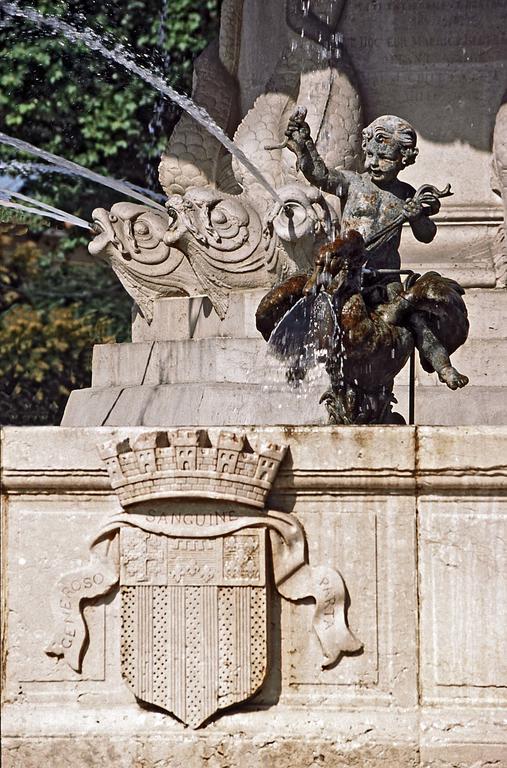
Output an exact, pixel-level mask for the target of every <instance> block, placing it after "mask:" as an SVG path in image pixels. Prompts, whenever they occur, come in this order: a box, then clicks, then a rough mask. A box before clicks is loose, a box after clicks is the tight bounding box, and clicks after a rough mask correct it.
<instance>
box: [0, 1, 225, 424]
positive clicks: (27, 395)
mask: <svg viewBox="0 0 507 768" xmlns="http://www.w3.org/2000/svg"><path fill="white" fill-rule="evenodd" d="M164 2H165V0H108V2H107V3H106V4H103V3H101V2H98V1H97V0H76V1H74V2H73V1H72V0H67V1H66V2H50V1H49V0H38V1H37V2H36V3H34V6H36V8H37V10H38V11H40V12H42V13H50V14H53V15H58V16H61V17H63V18H64V19H65V20H66V21H69V22H71V23H73V24H74V25H76V26H78V27H80V28H83V27H84V26H86V27H89V28H91V29H93V30H94V31H95V32H97V33H99V34H100V35H101V36H103V37H104V38H105V39H106V40H107V41H109V42H108V44H109V45H111V46H113V45H114V44H116V43H118V42H119V43H122V44H123V45H126V46H127V47H128V48H129V49H130V50H132V51H133V52H134V53H135V55H136V57H137V58H138V59H139V60H140V61H141V63H143V64H144V65H145V66H148V67H149V66H153V67H156V68H157V69H158V70H161V71H162V72H164V75H165V77H166V79H167V81H168V82H169V83H170V84H171V85H173V86H174V87H176V88H177V89H178V90H180V91H182V92H185V93H190V91H191V81H192V62H193V59H194V58H195V57H196V56H197V55H198V54H199V53H200V52H201V51H202V50H203V49H204V48H205V47H206V45H207V44H208V42H209V41H210V40H211V39H213V37H215V36H216V34H217V32H218V16H219V5H220V0H166V2H167V6H165V5H164ZM23 4H25V5H26V3H20V5H23ZM164 11H165V14H164ZM164 15H165V18H164ZM178 116H179V115H178V111H177V110H176V109H175V108H174V107H173V105H172V104H170V103H168V102H166V101H162V100H161V99H160V97H159V95H158V94H157V93H156V92H155V91H153V90H152V89H151V88H150V87H149V86H148V85H147V84H146V83H144V82H143V81H141V80H139V79H138V78H136V77H135V76H132V75H130V74H128V73H127V72H125V70H123V69H122V68H121V67H120V66H117V65H114V64H112V63H109V62H107V61H105V60H104V59H102V58H101V57H100V56H99V55H95V54H92V53H90V51H88V49H87V48H86V47H84V46H76V45H75V44H72V43H68V42H66V41H65V39H64V38H62V37H60V36H53V35H50V34H49V33H47V32H42V31H41V30H38V29H36V28H34V27H33V26H32V25H30V24H29V23H27V22H25V21H23V20H21V19H16V20H12V19H9V18H8V17H7V18H4V19H3V20H2V19H0V130H1V131H3V132H4V133H7V134H10V135H11V136H15V137H16V138H20V139H23V140H24V141H28V142H30V143H31V144H35V145H36V146H39V147H41V148H43V149H46V150H49V151H50V152H53V153H55V154H58V155H62V156H63V157H66V158H69V159H72V160H74V161H75V162H78V163H80V164H81V165H85V166H87V167H88V168H90V169H91V170H93V171H97V172H98V173H102V174H105V175H109V176H114V177H115V178H118V179H126V180H128V181H130V182H133V183H135V184H138V185H140V186H148V187H150V188H152V189H154V190H155V191H157V192H160V191H161V190H160V189H159V186H158V181H157V165H158V160H159V156H160V153H161V151H162V149H163V146H164V144H165V141H166V140H167V137H168V136H169V135H170V133H171V130H172V128H173V127H174V125H175V123H176V121H177V119H178ZM10 160H18V161H32V162H33V161H36V158H33V157H27V156H25V157H23V156H22V155H21V154H20V153H18V152H15V151H14V150H12V149H10V148H9V147H6V146H1V145H0V162H7V161H10ZM23 193H24V194H29V195H31V196H33V197H35V198H37V199H39V200H42V201H45V202H49V203H51V204H52V205H55V206H57V207H60V208H62V209H64V210H66V211H69V212H71V213H75V214H77V215H79V216H81V217H82V218H85V219H87V220H90V214H91V211H92V210H93V208H95V207H97V206H103V207H110V205H111V204H112V203H113V202H115V201H116V200H117V197H118V193H114V192H112V191H111V190H108V189H107V188H105V187H101V186H98V185H93V184H90V183H89V182H84V181H83V180H80V179H76V178H75V177H70V176H63V175H58V174H53V173H52V174H47V175H43V176H39V177H34V176H28V177H27V178H26V179H25V185H24V187H23ZM2 222H4V224H3V225H2ZM7 222H22V223H24V224H26V226H27V228H28V232H27V233H26V234H24V235H21V236H20V234H19V232H20V231H22V230H21V229H20V228H19V227H18V231H17V232H16V230H14V229H13V228H10V227H8V226H7V224H6V223H7ZM86 242H87V238H86V236H85V237H83V235H82V234H80V232H79V231H76V230H75V229H74V228H66V227H65V226H63V225H62V226H60V225H57V226H56V227H54V226H53V225H52V224H51V225H49V224H48V223H45V222H44V221H43V220H41V219H37V218H35V217H29V218H27V217H22V216H19V215H15V216H14V215H13V214H12V213H11V212H9V211H7V210H6V209H0V291H1V296H0V423H2V424H58V423H59V421H60V418H61V415H62V413H63V408H64V406H65V402H66V400H67V398H68V395H69V393H70V391H71V390H72V389H80V388H83V387H86V386H89V385H90V368H91V351H92V346H93V344H94V343H98V342H102V343H107V342H113V341H115V340H117V341H125V340H128V338H129V333H130V313H131V302H130V299H129V297H128V296H127V295H126V294H125V293H124V291H123V289H122V288H121V286H120V284H119V283H118V282H117V280H116V279H115V278H114V276H113V275H112V273H110V271H109V270H108V269H107V267H105V266H103V265H101V264H98V263H93V262H91V261H89V260H87V259H86V256H85V254H86Z"/></svg>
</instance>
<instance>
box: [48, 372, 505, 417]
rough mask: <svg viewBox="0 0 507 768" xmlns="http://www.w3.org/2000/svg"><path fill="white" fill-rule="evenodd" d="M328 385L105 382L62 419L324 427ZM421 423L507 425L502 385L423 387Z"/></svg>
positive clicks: (402, 399) (76, 396)
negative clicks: (296, 387)
mask: <svg viewBox="0 0 507 768" xmlns="http://www.w3.org/2000/svg"><path fill="white" fill-rule="evenodd" d="M324 389H325V387H323V386H322V384H321V383H318V382H316V383H313V384H310V383H306V384H305V385H303V386H302V387H301V389H300V390H299V391H296V392H294V391H293V390H291V389H290V388H289V387H288V386H287V385H278V386H277V385H274V384H273V385H271V386H268V385H263V386H261V385H255V384H237V383H231V382H219V383H211V384H210V383H191V384H160V385H158V386H152V385H146V384H145V385H143V386H133V387H123V388H122V387H103V388H100V389H82V390H78V391H75V392H72V394H71V396H70V398H69V401H68V403H67V407H66V409H65V413H64V416H63V420H62V426H65V427H89V426H160V427H162V426H167V427H171V426H185V425H187V426H193V425H195V426H202V425H204V424H205V425H208V426H229V425H259V424H262V425H266V426H273V425H283V424H297V425H299V426H304V425H314V424H317V425H322V424H325V423H326V422H327V414H326V410H325V407H324V406H323V405H319V399H320V396H321V394H322V392H323V390H324ZM395 395H396V397H397V398H398V402H399V407H397V409H396V410H398V412H399V413H401V414H402V415H403V416H404V417H405V418H407V416H408V387H407V386H406V385H405V386H398V387H396V388H395ZM415 403H416V411H415V412H416V424H425V425H447V426H453V425H467V424H494V425H498V424H504V423H506V422H507V398H506V397H505V389H504V388H503V387H480V386H468V387H466V388H465V389H462V390H459V391H457V392H452V391H451V390H449V389H447V388H446V387H444V386H441V387H439V388H437V387H417V388H416V393H415Z"/></svg>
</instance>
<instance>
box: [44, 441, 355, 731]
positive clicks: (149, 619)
mask: <svg viewBox="0 0 507 768" xmlns="http://www.w3.org/2000/svg"><path fill="white" fill-rule="evenodd" d="M286 449H287V447H286V446H281V445H276V444H273V443H269V442H264V443H262V442H260V444H259V445H258V446H256V448H255V449H254V448H252V446H251V445H250V444H249V443H248V442H247V440H246V437H245V435H241V434H239V435H238V434H236V433H234V432H220V433H219V434H218V435H217V437H216V440H215V442H214V444H212V443H211V440H210V438H209V436H208V434H207V433H206V432H205V431H204V430H184V429H179V430H174V431H170V432H168V431H164V432H160V431H157V432H145V433H142V434H141V435H137V436H136V439H135V441H134V442H133V444H132V445H131V443H130V440H124V441H122V442H120V443H114V442H112V441H111V442H108V443H106V444H103V445H101V446H100V447H99V452H100V455H101V456H102V458H103V460H104V462H105V465H106V468H107V471H108V473H109V477H110V480H111V487H112V489H113V491H114V492H115V493H116V495H117V498H118V501H119V504H120V507H121V509H120V511H119V512H118V513H116V514H114V515H113V516H112V517H110V518H108V519H107V520H106V521H105V524H104V527H103V528H102V529H101V530H100V531H99V532H98V533H97V535H96V536H95V538H94V539H93V540H92V542H91V546H90V549H91V556H90V562H89V563H88V564H87V565H86V566H84V567H83V568H80V569H79V570H77V571H73V572H71V573H67V574H64V575H63V576H61V578H60V580H59V581H58V583H57V585H56V588H55V591H54V594H53V613H54V616H55V621H56V623H57V629H56V633H55V636H54V638H53V640H52V642H51V643H50V644H49V646H48V647H47V648H46V653H48V654H50V655H55V656H62V657H63V658H64V659H65V661H66V662H67V663H68V664H69V666H70V667H71V668H72V669H74V670H76V671H77V672H79V671H80V669H81V661H82V656H83V654H84V653H85V650H86V635H87V628H86V624H85V621H84V616H83V613H82V608H83V605H82V604H83V602H84V601H85V600H90V599H93V598H96V597H98V596H101V595H105V594H107V592H109V591H110V590H111V589H113V588H115V587H116V586H117V585H118V584H119V588H120V590H119V591H120V599H121V668H122V675H123V678H124V679H125V681H126V683H127V685H128V686H129V687H130V689H131V691H132V692H133V693H134V695H135V696H136V698H137V699H138V700H139V701H142V702H146V703H149V704H152V705H155V706H157V707H159V708H161V709H163V710H164V711H166V712H170V713H172V714H173V715H175V716H176V717H177V718H179V719H180V720H181V721H182V722H183V723H185V724H186V725H189V726H191V727H193V728H197V727H199V726H200V725H202V724H203V723H204V722H205V721H206V720H207V719H208V718H210V717H211V716H212V715H213V714H214V713H216V712H217V711H218V710H220V709H223V708H225V707H230V706H231V705H233V704H239V703H240V702H242V701H244V700H245V699H248V698H249V697H251V696H252V695H253V694H254V693H255V692H256V691H257V690H258V689H259V687H260V686H261V684H262V682H263V680H264V677H265V675H266V670H267V663H268V638H267V613H268V605H269V600H268V597H269V595H268V593H267V583H269V582H270V579H269V578H268V579H266V574H267V573H269V572H272V574H273V581H274V584H275V585H276V588H277V590H278V592H279V593H280V594H281V595H282V597H285V598H286V599H288V600H300V599H302V598H306V597H309V598H312V599H313V600H314V602H315V609H314V614H313V621H312V629H313V630H314V631H315V633H316V635H317V637H318V639H319V642H320V645H321V648H322V657H323V661H322V666H323V667H326V666H329V665H331V664H334V663H335V662H336V661H337V659H338V658H339V657H340V655H341V654H342V653H346V652H354V651H357V650H358V649H359V648H360V647H361V643H359V642H358V641H357V639H356V638H355V637H354V635H353V634H352V632H351V631H350V630H349V628H348V627H347V623H346V617H345V596H346V590H345V585H344V583H343V579H342V577H341V576H340V574H339V573H338V572H337V571H335V570H334V569H333V568H330V567H327V566H311V565H310V564H309V563H308V562H307V554H306V552H307V547H306V540H305V533H304V530H303V527H302V526H301V523H300V522H299V520H298V519H297V517H295V516H294V515H292V514H287V513H285V512H280V511H276V510H272V509H266V508H265V501H266V498H267V495H268V493H269V491H270V490H271V486H272V484H273V481H274V479H275V476H276V473H277V471H278V467H279V464H280V463H281V461H282V459H283V456H284V454H285V452H286ZM268 537H269V548H268V541H267V539H268ZM267 552H269V553H270V557H269V562H267V560H266V557H267Z"/></svg>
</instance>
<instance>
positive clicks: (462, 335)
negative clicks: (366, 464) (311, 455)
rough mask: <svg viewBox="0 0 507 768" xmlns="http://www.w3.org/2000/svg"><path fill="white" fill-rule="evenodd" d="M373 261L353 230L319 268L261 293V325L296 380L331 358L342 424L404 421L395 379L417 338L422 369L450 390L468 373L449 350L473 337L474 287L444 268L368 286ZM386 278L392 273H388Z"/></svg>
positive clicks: (333, 396) (326, 251) (333, 404)
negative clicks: (467, 288)
mask: <svg viewBox="0 0 507 768" xmlns="http://www.w3.org/2000/svg"><path fill="white" fill-rule="evenodd" d="M366 261H367V252H366V249H365V242H364V240H363V238H362V236H361V235H360V234H359V233H358V232H356V231H354V230H350V231H349V232H348V233H347V234H346V235H345V236H344V237H343V238H337V239H336V240H334V241H333V242H332V243H329V244H327V245H325V246H323V247H322V248H321V249H320V251H319V253H318V256H317V258H316V261H315V268H314V270H313V272H312V274H311V275H310V276H308V275H303V274H299V275H294V276H292V277H291V278H289V279H288V280H286V281H285V282H283V283H281V284H280V285H278V286H276V287H274V288H273V289H271V291H269V293H267V294H266V296H265V297H264V298H263V300H262V301H261V303H260V305H259V307H258V309H257V314H256V321H257V328H258V330H259V331H260V332H261V333H262V335H263V336H264V338H265V339H266V340H267V341H268V342H269V347H270V351H271V352H272V353H273V354H274V355H276V356H277V357H278V358H279V359H281V360H283V361H284V362H285V363H286V364H287V373H288V378H289V379H290V380H296V381H297V380H298V379H302V378H304V376H305V374H306V372H307V370H308V369H309V368H310V367H312V366H313V365H316V364H317V363H318V362H319V361H321V362H324V364H325V367H326V370H327V372H328V374H329V378H330V388H329V390H328V391H327V392H325V393H324V394H323V396H322V398H321V402H325V404H326V407H327V409H328V413H329V421H330V423H334V424H389V423H404V419H403V417H401V416H400V414H397V413H395V412H393V410H392V403H393V402H395V400H394V397H393V394H392V392H393V385H394V378H395V376H396V375H397V374H398V373H399V371H400V370H401V369H402V368H403V366H404V365H405V363H406V362H407V361H408V359H409V357H410V355H411V353H412V351H413V349H414V346H415V347H417V349H418V351H419V356H420V360H421V364H422V367H423V368H424V370H426V371H428V372H433V371H436V372H437V374H438V377H439V379H440V381H442V382H443V383H445V384H446V385H447V386H448V387H449V388H450V389H457V388H459V387H464V386H465V385H466V384H467V383H468V378H467V377H466V376H464V375H463V374H461V373H459V372H458V371H457V370H456V368H454V367H453V366H452V364H451V361H450V359H449V356H450V355H451V354H452V353H453V352H454V351H455V350H456V349H457V348H458V347H460V346H461V345H462V344H463V343H464V342H465V340H466V338H467V335H468V327H469V325H468V317H467V310H466V306H465V303H464V301H463V298H462V296H463V293H464V290H463V288H461V286H460V285H459V284H458V283H457V282H455V281H454V280H450V279H448V278H446V277H442V276H441V275H439V274H438V273H437V272H427V273H425V274H424V275H422V276H418V275H415V276H413V279H412V280H411V281H407V283H406V284H405V287H403V286H402V284H401V283H400V282H391V283H389V284H388V285H387V286H385V289H384V291H383V294H384V297H383V301H381V302H380V303H378V292H377V293H376V291H375V286H372V285H371V277H372V275H371V272H372V270H368V272H369V275H368V276H369V282H370V287H369V288H364V287H363V278H364V271H365V270H364V264H365V262H366ZM384 277H385V276H384Z"/></svg>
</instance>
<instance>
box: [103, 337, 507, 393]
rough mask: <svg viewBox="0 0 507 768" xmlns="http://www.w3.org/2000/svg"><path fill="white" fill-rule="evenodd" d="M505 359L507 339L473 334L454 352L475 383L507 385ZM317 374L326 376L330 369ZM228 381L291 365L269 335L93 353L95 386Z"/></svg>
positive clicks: (428, 381) (268, 380) (259, 380)
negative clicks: (271, 349) (273, 348)
mask: <svg viewBox="0 0 507 768" xmlns="http://www.w3.org/2000/svg"><path fill="white" fill-rule="evenodd" d="M505 359H507V339H504V340H495V339H476V338H471V339H469V340H468V341H467V343H466V344H465V345H464V346H463V347H461V349H459V350H458V351H457V352H456V353H455V354H454V355H453V356H452V362H453V363H454V364H455V365H456V367H457V368H458V370H460V371H461V372H462V373H464V374H466V375H467V376H468V378H469V379H470V383H471V384H475V385H480V386H488V385H492V386H507V366H505V365H504V361H505ZM408 371H409V369H408V365H407V366H405V368H404V369H403V371H402V372H401V373H400V374H399V376H398V377H397V382H398V383H399V384H408ZM314 373H315V372H314ZM314 373H312V375H314ZM317 376H318V377H320V378H323V377H324V376H325V372H322V374H320V373H318V372H317ZM416 378H417V382H418V383H419V384H420V385H421V386H442V385H441V384H440V382H439V381H438V378H437V376H436V374H432V375H428V374H427V373H426V372H425V371H423V370H422V369H421V368H420V366H419V363H418V362H417V365H416ZM227 381H228V382H240V383H251V384H273V383H280V384H282V383H283V382H284V381H285V366H284V365H283V363H281V362H280V361H278V360H277V359H276V358H274V357H273V356H272V355H270V354H269V353H268V347H267V345H266V342H265V341H264V340H263V339H228V338H212V339H193V340H181V341H157V342H152V343H151V344H149V343H146V342H145V343H137V344H100V345H96V346H95V348H94V351H93V379H92V386H94V387H109V386H132V385H141V384H145V385H156V384H176V383H192V382H227Z"/></svg>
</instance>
